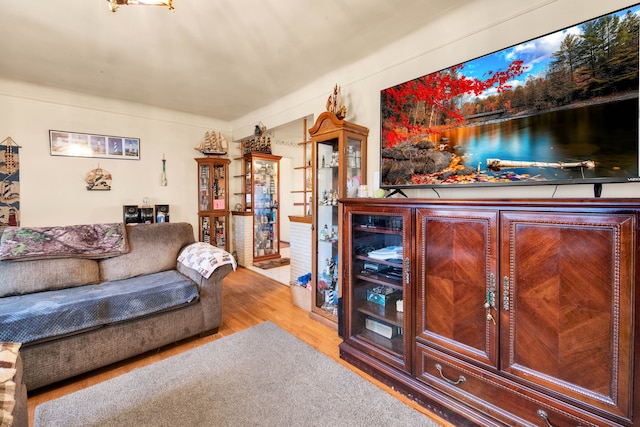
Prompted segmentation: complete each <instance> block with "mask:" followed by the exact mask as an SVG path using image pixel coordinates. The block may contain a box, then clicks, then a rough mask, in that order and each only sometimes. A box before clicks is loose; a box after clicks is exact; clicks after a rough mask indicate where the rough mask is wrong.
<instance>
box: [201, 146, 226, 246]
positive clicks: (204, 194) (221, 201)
mask: <svg viewBox="0 0 640 427" xmlns="http://www.w3.org/2000/svg"><path fill="white" fill-rule="evenodd" d="M196 162H197V163H198V240H200V241H201V242H205V243H209V244H211V245H213V246H217V247H219V248H222V249H224V250H228V234H229V224H228V219H229V182H228V179H227V177H228V176H229V163H230V160H229V159H223V158H214V157H205V158H198V159H196Z"/></svg>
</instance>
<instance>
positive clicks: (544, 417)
mask: <svg viewBox="0 0 640 427" xmlns="http://www.w3.org/2000/svg"><path fill="white" fill-rule="evenodd" d="M538 416H539V417H540V418H542V419H543V420H544V422H545V423H547V426H549V427H553V424H551V423H550V422H549V416H548V415H547V413H546V412H545V411H543V410H542V409H538ZM578 427H582V426H580V425H579V426H578Z"/></svg>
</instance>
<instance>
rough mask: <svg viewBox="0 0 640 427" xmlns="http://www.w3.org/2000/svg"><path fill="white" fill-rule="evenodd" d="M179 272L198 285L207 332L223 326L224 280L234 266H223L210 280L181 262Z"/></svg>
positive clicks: (178, 265)
mask: <svg viewBox="0 0 640 427" xmlns="http://www.w3.org/2000/svg"><path fill="white" fill-rule="evenodd" d="M177 270H178V272H180V273H181V274H183V275H185V276H187V277H188V278H189V279H191V280H193V281H194V282H195V283H196V285H198V292H199V294H200V303H201V304H202V315H203V316H204V325H205V330H210V329H217V328H218V327H219V326H220V325H221V324H222V280H223V279H224V278H225V277H226V276H227V274H229V273H231V271H233V266H232V265H231V264H226V265H221V266H220V267H218V268H216V270H215V271H214V272H213V273H211V276H209V278H208V279H206V278H204V277H202V275H201V274H200V273H199V272H198V271H196V270H194V269H192V268H189V267H187V266H185V265H184V264H182V263H180V262H178V263H177Z"/></svg>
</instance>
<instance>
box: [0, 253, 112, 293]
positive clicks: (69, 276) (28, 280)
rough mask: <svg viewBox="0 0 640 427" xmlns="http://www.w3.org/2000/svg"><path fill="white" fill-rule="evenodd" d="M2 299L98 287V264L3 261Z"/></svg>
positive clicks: (76, 260)
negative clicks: (71, 288)
mask: <svg viewBox="0 0 640 427" xmlns="http://www.w3.org/2000/svg"><path fill="white" fill-rule="evenodd" d="M0 277H1V278H2V279H1V280H0V297H6V296H9V295H22V294H30V293H33V292H41V291H48V290H55V289H63V288H70V287H74V286H81V285H88V284H93V283H98V282H99V280H100V272H99V270H98V261H96V260H93V259H80V258H60V259H43V260H38V261H20V262H14V261H0Z"/></svg>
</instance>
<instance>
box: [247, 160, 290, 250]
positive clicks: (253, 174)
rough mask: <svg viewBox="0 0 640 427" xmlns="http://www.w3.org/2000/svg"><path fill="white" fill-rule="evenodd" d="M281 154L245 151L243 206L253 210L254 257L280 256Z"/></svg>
mask: <svg viewBox="0 0 640 427" xmlns="http://www.w3.org/2000/svg"><path fill="white" fill-rule="evenodd" d="M280 158H281V156H274V155H272V154H262V153H249V154H245V155H244V158H243V159H244V172H245V175H244V176H245V184H244V185H245V188H244V193H245V210H246V211H251V212H252V213H253V261H254V262H256V261H262V260H267V259H272V258H280V216H279V210H278V203H279V182H278V180H279V176H280V175H279V172H280V171H279V167H280Z"/></svg>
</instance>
